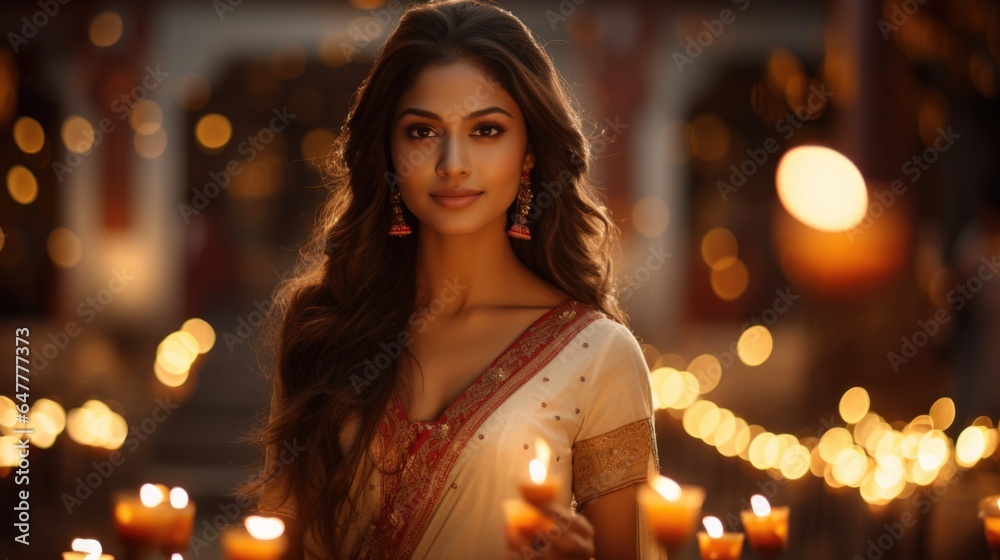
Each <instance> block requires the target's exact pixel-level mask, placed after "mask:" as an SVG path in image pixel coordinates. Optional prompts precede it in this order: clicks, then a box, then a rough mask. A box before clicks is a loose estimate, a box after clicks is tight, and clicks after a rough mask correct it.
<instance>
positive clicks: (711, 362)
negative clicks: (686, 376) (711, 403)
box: [687, 354, 722, 395]
mask: <svg viewBox="0 0 1000 560" xmlns="http://www.w3.org/2000/svg"><path fill="white" fill-rule="evenodd" d="M687 371H689V372H691V374H692V375H694V377H695V379H697V380H698V392H699V393H701V394H703V395H704V394H705V393H709V392H711V391H712V390H713V389H715V388H716V387H717V386H718V385H719V381H721V380H722V365H721V364H720V363H719V359H718V358H716V357H715V356H713V355H711V354H702V355H700V356H698V357H696V358H695V359H693V360H691V363H690V364H688V366H687Z"/></svg>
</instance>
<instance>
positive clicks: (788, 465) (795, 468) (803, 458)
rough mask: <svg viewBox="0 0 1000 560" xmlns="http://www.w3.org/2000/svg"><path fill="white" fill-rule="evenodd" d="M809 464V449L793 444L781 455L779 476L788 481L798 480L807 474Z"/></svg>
mask: <svg viewBox="0 0 1000 560" xmlns="http://www.w3.org/2000/svg"><path fill="white" fill-rule="evenodd" d="M809 463H810V453H809V448H807V447H806V446H804V445H801V444H798V443H795V444H792V445H790V446H788V449H787V450H785V452H784V453H782V454H781V461H780V463H779V464H778V468H779V469H780V470H781V476H783V477H785V478H787V479H788V480H798V479H800V478H802V477H803V476H805V475H806V473H807V472H809Z"/></svg>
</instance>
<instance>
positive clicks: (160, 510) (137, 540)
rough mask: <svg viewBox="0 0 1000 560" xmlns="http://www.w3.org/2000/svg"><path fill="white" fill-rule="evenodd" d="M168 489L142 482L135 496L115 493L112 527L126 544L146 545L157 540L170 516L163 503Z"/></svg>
mask: <svg viewBox="0 0 1000 560" xmlns="http://www.w3.org/2000/svg"><path fill="white" fill-rule="evenodd" d="M167 493H168V490H167V487H166V486H164V485H162V484H143V485H142V487H141V488H139V495H138V496H136V495H134V494H125V493H116V494H115V497H114V502H115V510H114V524H115V530H116V531H117V532H118V537H119V538H121V540H122V542H123V543H124V544H125V546H127V547H138V548H146V547H152V546H155V545H156V544H157V543H158V542H160V540H161V538H162V535H163V534H164V532H165V531H166V528H167V526H168V525H169V523H170V519H171V518H172V517H173V513H172V512H171V511H170V508H169V506H168V505H166V504H164V500H165V499H166V497H167Z"/></svg>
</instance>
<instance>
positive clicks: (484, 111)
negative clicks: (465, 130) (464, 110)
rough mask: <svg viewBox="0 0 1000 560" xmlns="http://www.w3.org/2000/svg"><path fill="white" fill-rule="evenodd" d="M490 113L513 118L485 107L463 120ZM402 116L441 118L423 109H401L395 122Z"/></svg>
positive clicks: (494, 108) (501, 111) (504, 112)
mask: <svg viewBox="0 0 1000 560" xmlns="http://www.w3.org/2000/svg"><path fill="white" fill-rule="evenodd" d="M490 113H503V114H505V115H507V116H508V117H510V118H514V115H511V114H510V113H508V112H507V111H505V110H504V109H501V108H500V107H487V108H485V109H480V110H478V111H473V112H471V113H469V114H468V116H466V117H465V118H464V119H463V120H466V121H468V120H472V119H477V118H479V117H482V116H484V115H489V114H490ZM404 115H416V116H418V117H425V118H428V119H434V120H436V121H440V120H441V116H440V115H438V114H437V113H432V112H430V111H425V110H424V109H417V108H415V107H409V108H407V109H403V111H402V112H401V113H399V116H397V117H396V120H397V121H398V120H399V119H401V118H403V116H404Z"/></svg>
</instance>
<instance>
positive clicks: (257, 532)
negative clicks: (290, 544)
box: [243, 515, 285, 541]
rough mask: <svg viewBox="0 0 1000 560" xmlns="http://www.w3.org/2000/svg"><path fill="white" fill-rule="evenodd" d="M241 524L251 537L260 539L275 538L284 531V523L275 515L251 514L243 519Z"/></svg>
mask: <svg viewBox="0 0 1000 560" xmlns="http://www.w3.org/2000/svg"><path fill="white" fill-rule="evenodd" d="M243 525H245V526H246V528H247V532H248V533H250V535H251V536H253V538H255V539H258V540H262V541H269V540H273V539H276V538H278V537H280V536H281V534H282V533H284V532H285V524H284V523H283V522H282V521H281V520H280V519H278V518H277V517H261V516H259V515H251V516H249V517H247V518H246V519H245V520H244V521H243Z"/></svg>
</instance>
